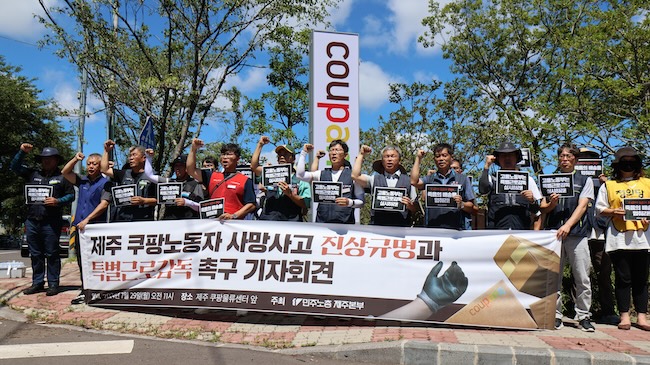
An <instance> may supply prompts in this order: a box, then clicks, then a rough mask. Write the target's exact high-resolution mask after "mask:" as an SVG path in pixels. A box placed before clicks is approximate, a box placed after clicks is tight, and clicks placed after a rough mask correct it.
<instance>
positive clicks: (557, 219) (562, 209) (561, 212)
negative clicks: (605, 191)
mask: <svg viewBox="0 0 650 365" xmlns="http://www.w3.org/2000/svg"><path fill="white" fill-rule="evenodd" d="M587 179H589V177H587V176H584V175H582V174H581V173H580V172H579V171H575V172H574V174H573V196H572V197H561V198H560V200H559V201H558V203H557V205H556V206H555V208H554V209H553V210H552V211H551V212H550V213H548V214H547V216H546V225H545V226H546V228H550V229H558V228H560V227H561V226H562V225H563V224H564V223H565V222H566V221H567V220H568V219H569V218H571V215H572V214H573V211H574V210H575V209H576V208H577V207H578V201H579V200H580V193H581V192H582V189H584V187H585V183H586V182H587ZM589 206H592V207H593V201H591V199H590V201H589V205H588V206H587V211H586V212H585V214H583V215H582V217H581V218H580V220H579V221H578V223H576V224H575V225H574V226H573V227H571V231H570V232H569V234H570V235H572V236H579V237H586V236H589V235H590V234H591V220H590V219H589V213H590V212H589V210H590V209H589ZM591 210H592V212H591V214H594V213H595V212H594V210H595V209H594V208H592V209H591Z"/></svg>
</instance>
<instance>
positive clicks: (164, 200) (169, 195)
mask: <svg viewBox="0 0 650 365" xmlns="http://www.w3.org/2000/svg"><path fill="white" fill-rule="evenodd" d="M182 193H183V183H179V182H173V183H160V184H158V204H167V205H171V204H176V202H175V200H176V198H180V197H181V196H182Z"/></svg>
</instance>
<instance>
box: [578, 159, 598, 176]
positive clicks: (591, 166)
mask: <svg viewBox="0 0 650 365" xmlns="http://www.w3.org/2000/svg"><path fill="white" fill-rule="evenodd" d="M575 169H576V170H578V171H580V173H581V174H582V175H584V176H587V177H591V178H594V179H596V178H598V176H600V175H602V174H603V160H602V159H601V158H585V159H582V158H581V159H579V160H578V161H577V162H576V164H575Z"/></svg>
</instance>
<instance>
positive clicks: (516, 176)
mask: <svg viewBox="0 0 650 365" xmlns="http://www.w3.org/2000/svg"><path fill="white" fill-rule="evenodd" d="M524 190H528V172H526V171H508V170H499V171H497V194H509V193H512V194H519V193H521V192H522V191H524Z"/></svg>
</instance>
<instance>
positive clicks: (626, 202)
mask: <svg viewBox="0 0 650 365" xmlns="http://www.w3.org/2000/svg"><path fill="white" fill-rule="evenodd" d="M623 209H625V217H624V219H625V220H626V221H638V220H641V219H644V218H645V219H650V198H638V199H623Z"/></svg>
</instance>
